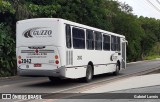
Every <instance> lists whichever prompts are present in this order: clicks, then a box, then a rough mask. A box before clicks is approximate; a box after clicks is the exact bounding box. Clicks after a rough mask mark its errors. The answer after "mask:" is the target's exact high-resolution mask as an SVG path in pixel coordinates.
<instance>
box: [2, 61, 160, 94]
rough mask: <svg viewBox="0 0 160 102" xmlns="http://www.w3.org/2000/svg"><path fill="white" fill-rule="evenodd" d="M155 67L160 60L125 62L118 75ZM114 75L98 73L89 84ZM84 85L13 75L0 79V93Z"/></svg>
mask: <svg viewBox="0 0 160 102" xmlns="http://www.w3.org/2000/svg"><path fill="white" fill-rule="evenodd" d="M156 67H160V60H154V61H145V62H138V63H131V64H127V69H126V70H122V71H121V72H120V75H119V76H122V75H130V74H133V73H136V72H141V71H144V70H148V69H153V68H156ZM116 77H118V76H112V75H111V74H104V75H98V76H95V77H94V79H93V81H92V82H91V83H89V84H92V83H96V82H100V81H104V80H109V79H111V78H112V79H113V78H116ZM85 85H88V83H83V82H81V81H80V80H70V79H65V80H62V82H60V83H56V84H55V83H51V82H50V81H49V80H48V78H47V77H15V78H8V79H0V93H60V92H64V91H65V90H68V89H70V90H72V89H73V88H76V87H79V86H85ZM73 92H74V91H73Z"/></svg>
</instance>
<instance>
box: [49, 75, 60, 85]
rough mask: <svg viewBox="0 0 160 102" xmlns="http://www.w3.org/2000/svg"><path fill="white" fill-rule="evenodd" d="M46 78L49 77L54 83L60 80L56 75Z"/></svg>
mask: <svg viewBox="0 0 160 102" xmlns="http://www.w3.org/2000/svg"><path fill="white" fill-rule="evenodd" d="M48 79H49V80H50V81H51V82H54V83H55V82H60V80H61V79H60V78H58V77H51V76H50V77H48Z"/></svg>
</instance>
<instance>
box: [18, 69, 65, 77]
mask: <svg viewBox="0 0 160 102" xmlns="http://www.w3.org/2000/svg"><path fill="white" fill-rule="evenodd" d="M17 73H18V75H20V76H47V77H48V76H53V77H62V78H64V77H65V67H60V68H58V69H53V70H35V69H25V70H24V69H20V68H17Z"/></svg>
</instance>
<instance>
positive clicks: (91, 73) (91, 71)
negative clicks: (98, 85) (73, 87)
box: [84, 65, 93, 83]
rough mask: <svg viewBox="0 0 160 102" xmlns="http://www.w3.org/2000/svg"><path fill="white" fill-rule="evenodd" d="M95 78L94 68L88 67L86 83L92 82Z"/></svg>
mask: <svg viewBox="0 0 160 102" xmlns="http://www.w3.org/2000/svg"><path fill="white" fill-rule="evenodd" d="M92 78H93V68H92V66H91V65H88V66H87V70H86V77H85V78H84V81H85V82H87V83H88V82H90V81H91V80H92Z"/></svg>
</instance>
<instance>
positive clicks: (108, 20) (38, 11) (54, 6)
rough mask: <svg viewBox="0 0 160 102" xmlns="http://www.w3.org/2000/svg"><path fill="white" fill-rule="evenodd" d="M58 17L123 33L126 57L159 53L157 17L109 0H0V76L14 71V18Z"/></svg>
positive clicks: (131, 57) (141, 56) (136, 57)
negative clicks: (138, 13) (138, 15)
mask: <svg viewBox="0 0 160 102" xmlns="http://www.w3.org/2000/svg"><path fill="white" fill-rule="evenodd" d="M37 17H59V18H64V19H68V20H71V21H75V22H78V23H82V24H86V25H89V26H93V27H97V28H100V29H104V30H107V31H111V32H115V33H119V34H122V35H125V36H126V39H127V40H128V42H129V43H128V46H127V50H128V51H127V60H128V61H137V60H143V59H144V58H145V57H147V56H152V55H153V56H157V55H160V34H159V32H160V20H157V19H154V18H147V17H137V16H136V15H133V14H132V7H130V6H129V5H127V4H125V3H119V2H117V1H112V0H0V76H9V75H15V74H16V56H15V39H16V38H15V29H16V21H17V20H22V19H28V18H37Z"/></svg>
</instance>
